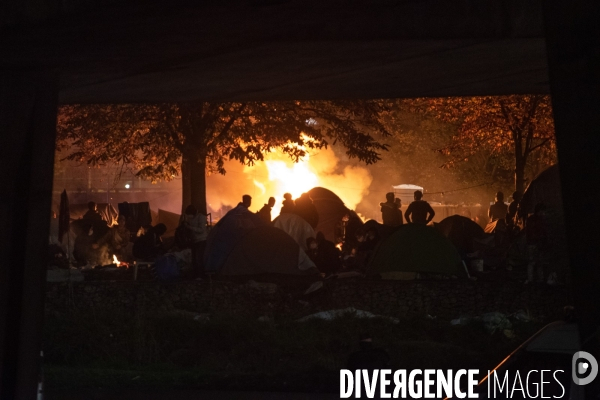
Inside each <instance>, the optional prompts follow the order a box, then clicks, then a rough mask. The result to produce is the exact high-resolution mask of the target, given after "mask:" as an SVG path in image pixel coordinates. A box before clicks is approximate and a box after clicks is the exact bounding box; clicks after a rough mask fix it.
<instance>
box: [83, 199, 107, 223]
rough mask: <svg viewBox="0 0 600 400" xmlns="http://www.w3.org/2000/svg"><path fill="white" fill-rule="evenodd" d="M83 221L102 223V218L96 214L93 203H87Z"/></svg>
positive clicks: (95, 207) (96, 209) (96, 207)
mask: <svg viewBox="0 0 600 400" xmlns="http://www.w3.org/2000/svg"><path fill="white" fill-rule="evenodd" d="M83 219H85V220H88V221H102V216H101V215H100V213H99V212H98V206H97V205H96V203H94V202H93V201H90V202H89V203H88V211H87V212H86V213H85V214H84V215H83Z"/></svg>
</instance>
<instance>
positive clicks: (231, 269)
mask: <svg viewBox="0 0 600 400" xmlns="http://www.w3.org/2000/svg"><path fill="white" fill-rule="evenodd" d="M311 268H313V269H311ZM314 268H315V264H314V263H313V262H312V261H311V260H310V258H308V256H307V255H306V253H305V252H304V250H302V249H301V248H300V246H298V243H296V241H295V240H294V239H292V237H291V236H290V235H288V234H287V233H285V232H284V231H282V230H281V229H278V228H274V227H271V226H262V227H258V228H255V229H253V230H251V231H249V232H247V233H246V235H244V237H243V238H242V239H241V240H240V241H239V242H238V243H237V244H236V245H235V247H234V248H233V250H232V251H231V253H230V254H229V256H228V257H227V260H226V261H225V263H224V265H223V267H222V268H221V271H220V275H222V276H242V275H244V276H245V275H262V274H284V275H307V274H309V273H313V274H315V273H317V270H316V269H314Z"/></svg>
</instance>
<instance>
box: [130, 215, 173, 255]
mask: <svg viewBox="0 0 600 400" xmlns="http://www.w3.org/2000/svg"><path fill="white" fill-rule="evenodd" d="M166 231H167V226H166V225H165V224H157V225H155V226H153V227H150V228H149V229H148V230H147V231H146V233H144V234H143V235H142V236H140V237H139V238H138V240H136V241H135V243H134V244H133V256H134V257H135V258H137V259H140V260H144V261H154V260H155V259H156V258H157V257H158V256H160V255H162V254H164V253H165V249H164V247H163V243H162V238H161V236H162V235H164V233H165V232H166Z"/></svg>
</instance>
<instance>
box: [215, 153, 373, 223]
mask: <svg viewBox="0 0 600 400" xmlns="http://www.w3.org/2000/svg"><path fill="white" fill-rule="evenodd" d="M225 169H226V170H227V174H226V175H219V174H212V175H210V176H208V177H207V189H208V193H207V197H208V199H207V200H208V203H209V204H211V208H212V210H215V211H216V210H218V209H219V208H220V207H221V206H223V205H227V206H230V207H235V205H236V204H238V203H239V202H240V201H241V200H242V195H244V194H249V195H250V196H252V205H251V206H250V210H251V211H258V210H260V209H261V208H262V206H263V204H266V203H267V201H268V199H269V197H274V198H275V206H274V207H273V210H272V212H271V216H272V217H273V218H275V217H276V216H278V215H279V211H280V209H281V202H282V201H283V194H284V193H291V194H292V197H293V198H294V199H297V198H298V197H299V196H300V195H301V194H302V193H304V192H307V191H309V190H310V189H312V188H314V187H316V186H321V187H324V188H327V189H329V190H331V191H333V192H334V193H335V194H337V195H338V196H339V197H340V198H341V199H342V201H343V202H344V203H345V204H346V206H347V207H348V208H350V209H355V208H356V206H357V205H358V204H359V203H360V202H361V201H362V199H363V197H364V196H366V195H367V194H368V193H369V186H370V184H371V181H372V180H373V178H372V176H371V174H370V173H369V171H368V170H367V169H366V168H364V167H363V166H352V165H349V164H348V163H344V162H341V161H340V159H339V158H338V157H337V156H336V154H335V153H334V151H333V150H332V149H331V147H330V148H327V149H320V150H314V151H312V150H311V153H310V154H307V155H306V156H305V157H304V158H303V159H301V160H300V161H299V162H297V163H294V162H293V161H292V160H291V159H290V158H289V156H287V155H286V154H283V152H281V151H273V152H271V153H269V154H266V155H265V159H264V161H260V162H256V163H255V164H254V165H252V166H242V165H240V164H239V162H237V161H229V162H227V163H226V165H225Z"/></svg>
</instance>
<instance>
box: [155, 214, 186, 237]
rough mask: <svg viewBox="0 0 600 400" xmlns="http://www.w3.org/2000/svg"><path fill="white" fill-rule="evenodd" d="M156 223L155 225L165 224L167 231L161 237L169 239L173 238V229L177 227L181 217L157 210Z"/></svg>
mask: <svg viewBox="0 0 600 400" xmlns="http://www.w3.org/2000/svg"><path fill="white" fill-rule="evenodd" d="M157 219H158V222H157V224H165V225H166V226H167V231H166V232H165V234H164V235H163V237H171V236H175V229H177V227H178V226H179V221H180V220H181V215H179V214H176V213H173V212H170V211H165V210H161V209H160V208H159V209H158V218H157Z"/></svg>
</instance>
